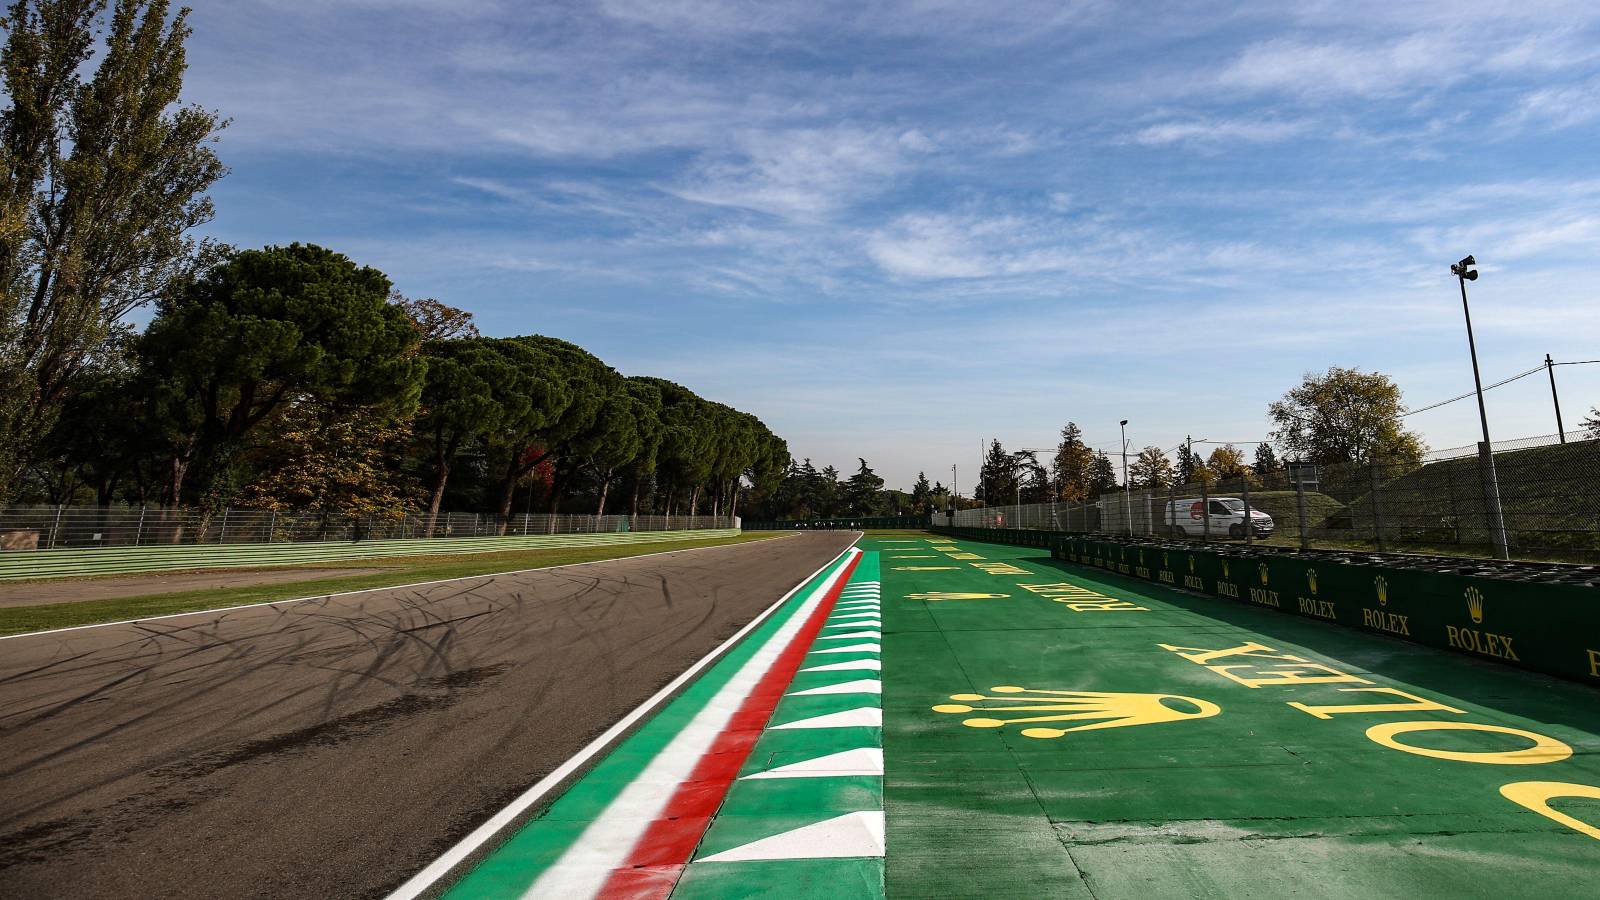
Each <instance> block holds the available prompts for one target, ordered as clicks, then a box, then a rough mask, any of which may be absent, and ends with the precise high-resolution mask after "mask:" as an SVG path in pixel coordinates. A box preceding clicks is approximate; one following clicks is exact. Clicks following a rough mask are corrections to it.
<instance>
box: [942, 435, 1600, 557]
mask: <svg viewBox="0 0 1600 900" xmlns="http://www.w3.org/2000/svg"><path fill="white" fill-rule="evenodd" d="M1489 458H1491V459H1492V460H1493V466H1494V473H1495V478H1494V481H1493V483H1494V485H1495V486H1496V487H1497V488H1498V492H1497V493H1498V501H1499V504H1498V505H1499V508H1500V515H1499V516H1498V517H1497V516H1496V515H1495V514H1494V508H1495V505H1496V504H1495V502H1494V500H1495V494H1496V492H1495V491H1492V490H1490V488H1489V485H1490V484H1491V481H1490V478H1489V466H1488V465H1487V460H1486V459H1484V458H1482V457H1479V456H1466V457H1453V458H1446V459H1438V460H1435V461H1432V462H1426V463H1392V462H1381V461H1380V462H1374V463H1370V464H1346V465H1328V466H1310V465H1297V464H1294V463H1291V464H1289V465H1288V466H1286V467H1285V468H1284V469H1282V470H1279V471H1274V472H1267V473H1262V474H1256V473H1249V474H1248V475H1243V474H1241V475H1238V476H1236V477H1233V478H1224V479H1216V480H1212V481H1210V482H1205V483H1201V482H1196V483H1192V484H1185V485H1170V486H1163V487H1158V488H1154V489H1143V488H1139V489H1130V490H1127V491H1121V490H1119V491H1117V492H1115V493H1108V494H1103V495H1101V496H1099V497H1097V498H1095V499H1092V500H1088V501H1085V502H1081V503H1068V502H1060V503H1036V504H1025V505H1021V506H1015V505H1014V506H991V507H985V508H982V509H970V510H961V511H958V512H957V513H956V514H955V516H954V519H953V520H947V519H945V517H943V516H941V517H939V522H940V524H944V522H946V521H949V522H950V524H952V525H954V526H956V527H969V528H1029V529H1042V530H1048V531H1063V532H1074V533H1085V534H1094V533H1100V534H1122V535H1132V536H1140V535H1145V536H1161V537H1170V538H1178V539H1182V540H1190V541H1199V542H1219V543H1237V544H1254V543H1261V544H1263V545H1266V546H1279V547H1300V548H1304V549H1310V548H1324V549H1346V550H1375V551H1379V552H1384V551H1407V552H1421V553H1436V554H1443V555H1450V556H1472V557H1493V556H1496V555H1497V553H1498V551H1497V548H1496V544H1497V538H1498V537H1499V535H1497V531H1502V524H1501V523H1503V535H1504V542H1505V544H1506V545H1507V548H1508V550H1509V553H1510V555H1511V556H1512V557H1514V558H1519V559H1538V560H1557V561H1569V562H1600V441H1596V440H1585V441H1571V440H1569V441H1568V442H1567V443H1562V444H1553V445H1546V446H1535V447H1529V448H1526V449H1520V450H1507V451H1502V452H1496V453H1494V454H1493V455H1492V456H1491V457H1489ZM1263 515H1264V516H1265V517H1266V518H1265V519H1263V518H1262V516H1263ZM1247 521H1248V522H1251V523H1253V525H1254V527H1247V526H1246V525H1245V523H1246V522H1247Z"/></svg>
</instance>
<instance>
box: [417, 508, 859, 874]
mask: <svg viewBox="0 0 1600 900" xmlns="http://www.w3.org/2000/svg"><path fill="white" fill-rule="evenodd" d="M859 540H861V535H860V534H859V533H858V534H857V535H856V537H855V539H854V540H852V541H851V542H850V543H851V546H850V547H847V548H845V549H844V550H843V551H841V552H840V553H839V556H835V557H834V558H833V559H830V560H828V561H827V562H826V563H823V564H822V565H821V566H820V567H818V568H817V570H816V571H815V572H812V573H811V574H810V575H807V576H806V577H805V578H802V579H800V583H799V584H797V585H795V586H794V587H792V588H790V589H789V592H788V593H787V594H784V595H783V596H782V597H779V598H778V600H777V602H775V603H773V604H772V605H771V606H769V607H767V608H766V609H765V610H763V611H762V612H761V614H760V615H758V616H756V617H755V618H754V619H751V620H750V623H749V624H748V625H746V626H744V627H743V628H741V629H739V630H738V631H737V632H735V633H734V635H733V636H732V637H730V638H728V639H727V640H725V641H723V642H722V643H721V644H719V645H718V646H717V647H716V649H714V650H712V651H711V652H710V653H707V654H706V655H705V656H702V657H700V659H699V660H698V661H696V662H695V664H694V665H692V666H690V667H689V668H687V669H685V670H684V671H683V674H681V675H679V676H678V677H677V678H674V679H672V681H670V682H668V683H667V686H666V687H664V688H662V689H661V690H659V691H656V692H655V694H654V695H652V696H651V697H650V699H648V700H646V701H644V702H643V703H641V704H639V705H638V706H636V707H634V709H633V711H632V712H630V713H628V714H627V715H626V716H623V717H622V718H621V719H620V720H618V721H617V724H615V725H612V726H611V727H610V728H607V729H606V730H605V732H604V733H603V734H601V735H600V736H599V737H597V738H595V739H594V740H592V741H590V742H589V743H588V745H587V746H585V747H584V748H583V749H582V750H579V751H578V752H577V753H575V754H573V756H572V758H571V759H569V760H567V761H566V762H564V763H562V764H561V765H559V766H557V767H556V769H555V771H553V772H551V773H550V774H549V775H546V776H545V777H543V778H541V779H539V781H538V783H536V784H535V785H534V786H533V787H531V788H528V789H527V790H526V791H524V792H523V793H522V795H521V796H519V797H517V799H515V800H513V801H511V803H510V804H509V805H507V806H506V808H505V809H502V810H500V811H499V812H497V813H495V814H494V815H493V816H491V817H490V818H489V821H487V822H484V823H483V824H482V825H479V826H478V827H477V828H475V829H473V831H472V833H471V834H469V835H467V836H466V837H464V838H462V839H461V840H460V842H458V843H457V844H456V845H455V846H454V847H451V848H450V849H449V850H446V851H445V852H444V854H443V855H442V856H440V857H439V858H438V859H436V860H434V861H433V862H431V863H429V864H428V867H427V868H425V869H423V870H422V871H421V872H418V873H417V874H415V875H413V876H411V878H410V879H409V880H407V881H406V883H405V884H402V885H400V886H399V887H398V888H395V890H394V893H392V894H390V895H389V897H388V900H414V898H416V897H420V896H422V894H423V893H424V892H425V891H427V890H428V889H429V888H431V887H432V886H433V884H434V882H437V881H438V880H439V879H441V878H443V877H444V876H446V875H448V874H450V872H451V871H453V870H454V869H455V868H456V867H457V866H459V865H461V863H463V862H465V861H466V860H467V859H468V858H469V857H471V856H472V855H473V854H474V853H476V852H477V851H478V849H479V848H481V847H482V846H483V845H484V844H486V843H488V842H489V841H490V840H492V839H493V838H494V837H495V835H497V834H499V833H500V832H501V831H502V830H503V829H505V828H508V827H510V826H512V825H516V824H518V823H519V820H520V819H521V818H522V816H523V815H524V814H525V813H526V812H527V811H528V810H530V809H532V808H533V807H534V805H536V804H537V803H538V802H539V801H540V800H543V799H544V796H545V795H546V794H548V793H550V791H552V790H554V789H555V788H556V787H557V786H559V785H560V784H561V783H562V782H564V781H565V780H566V779H567V778H568V777H570V776H571V775H572V774H573V773H575V772H577V771H578V770H579V769H581V768H583V767H584V766H586V765H588V763H589V761H590V760H591V759H593V758H594V757H596V756H598V755H599V754H600V753H602V752H604V751H606V750H608V749H610V746H611V744H612V743H614V742H615V741H616V740H617V739H618V738H619V737H621V736H622V735H623V734H625V733H626V732H627V731H628V729H630V728H632V727H633V726H634V724H635V723H637V722H638V721H639V720H640V719H643V718H644V717H645V716H647V715H650V714H651V713H653V712H655V710H656V707H658V706H660V705H661V704H662V703H664V702H666V700H668V699H669V698H671V697H672V696H673V695H674V694H676V693H677V692H678V690H679V689H680V688H682V687H683V686H684V685H685V684H687V683H688V682H689V681H692V680H693V679H694V678H695V677H696V676H697V675H699V674H700V672H701V670H703V669H705V668H706V667H707V666H710V665H711V664H712V663H713V662H715V661H716V660H718V659H720V658H722V655H723V654H724V653H726V652H727V651H728V650H729V649H730V648H731V647H733V646H734V645H735V644H737V643H739V641H741V640H744V638H745V636H746V635H748V634H749V633H750V632H752V631H754V630H756V628H758V627H759V626H760V625H761V623H762V622H765V621H766V620H767V619H768V618H769V617H770V616H771V615H772V614H773V613H775V612H777V611H778V610H779V609H781V608H782V607H783V605H784V604H785V603H787V602H789V598H790V597H793V596H794V595H795V594H796V593H798V592H799V591H800V589H801V588H803V587H805V586H806V585H807V584H809V583H810V582H811V579H813V578H816V577H817V576H818V575H821V574H822V573H823V572H824V571H826V570H827V568H828V567H829V566H831V565H833V564H834V563H836V562H838V561H839V557H841V556H844V555H846V554H848V553H849V552H850V551H851V550H852V549H854V546H855V542H856V541H859ZM669 552H671V551H669ZM880 722H881V716H880Z"/></svg>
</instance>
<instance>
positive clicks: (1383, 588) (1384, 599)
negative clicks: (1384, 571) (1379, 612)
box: [1372, 575, 1389, 606]
mask: <svg viewBox="0 0 1600 900" xmlns="http://www.w3.org/2000/svg"><path fill="white" fill-rule="evenodd" d="M1372 585H1373V587H1375V588H1377V589H1378V605H1379V606H1387V605H1388V603H1389V579H1387V578H1385V577H1383V576H1382V575H1379V576H1378V577H1377V578H1374V579H1372Z"/></svg>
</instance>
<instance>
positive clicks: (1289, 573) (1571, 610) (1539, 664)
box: [1050, 536, 1600, 686]
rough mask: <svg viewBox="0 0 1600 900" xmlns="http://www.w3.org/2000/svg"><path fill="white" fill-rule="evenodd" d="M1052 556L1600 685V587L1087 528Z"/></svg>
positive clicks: (1059, 544) (1057, 545)
mask: <svg viewBox="0 0 1600 900" xmlns="http://www.w3.org/2000/svg"><path fill="white" fill-rule="evenodd" d="M1050 555H1051V556H1052V557H1053V558H1055V559H1059V560H1062V561H1063V562H1068V563H1072V564H1075V565H1080V566H1090V567H1094V568H1100V569H1106V570H1108V571H1112V572H1117V573H1120V574H1124V575H1129V576H1131V577H1137V578H1145V579H1148V580H1151V581H1155V582H1157V583H1160V584H1165V585H1168V586H1171V587H1174V588H1182V589H1186V590H1191V591H1196V592H1200V593H1204V594H1207V595H1210V596H1213V597H1219V598H1222V599H1227V600H1233V601H1236V602H1239V603H1246V604H1250V605H1253V606H1258V607H1262V608H1264V609H1271V610H1276V611H1278V612H1284V613H1289V614H1291V615H1297V616H1303V617H1305V618H1312V619H1318V620H1320V621H1323V622H1329V623H1335V624H1338V625H1343V626H1345V627H1348V628H1359V629H1362V630H1364V631H1369V632H1373V633H1375V634H1383V635H1386V636H1388V637H1392V638H1397V639H1399V640H1403V641H1410V642H1412V643H1417V644H1423V645H1426V646H1430V647H1437V648H1439V649H1443V650H1451V651H1455V652H1457V653H1464V654H1467V655H1469V656H1474V657H1477V658H1479V659H1487V660H1494V661H1496V662H1500V663H1505V664H1508V665H1513V666H1519V667H1521V668H1525V669H1531V670H1534V671H1538V672H1544V673H1546V674H1550V675H1557V676H1560V677H1563V678H1570V679H1573V680H1576V681H1582V682H1586V683H1590V684H1594V685H1596V686H1600V590H1597V589H1596V588H1594V587H1590V586H1584V585H1577V584H1557V583H1549V582H1540V581H1533V580H1529V581H1521V580H1513V579H1507V578H1492V577H1483V576H1475V575H1463V574H1459V573H1454V572H1437V571H1429V570H1426V569H1410V568H1401V567H1396V566H1385V565H1379V564H1372V563H1362V562H1353V561H1352V562H1337V561H1330V560H1327V559H1302V558H1296V557H1295V556H1293V555H1292V554H1286V553H1256V554H1245V553H1238V552H1233V553H1228V552H1222V551H1217V550H1209V549H1201V548H1197V547H1185V548H1174V547H1166V548H1163V547H1158V546H1146V547H1142V548H1141V547H1135V546H1129V545H1123V544H1120V543H1117V542H1111V541H1103V540H1095V539H1091V538H1086V537H1082V536H1067V537H1062V538H1057V539H1055V540H1054V541H1052V543H1051V552H1050ZM1464 562H1465V561H1464Z"/></svg>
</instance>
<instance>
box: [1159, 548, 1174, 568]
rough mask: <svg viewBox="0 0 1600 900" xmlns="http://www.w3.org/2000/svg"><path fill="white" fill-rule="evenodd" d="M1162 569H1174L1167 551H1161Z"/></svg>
mask: <svg viewBox="0 0 1600 900" xmlns="http://www.w3.org/2000/svg"><path fill="white" fill-rule="evenodd" d="M1161 568H1163V569H1170V568H1172V563H1171V561H1169V560H1168V559H1167V551H1165V550H1163V551H1161Z"/></svg>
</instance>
